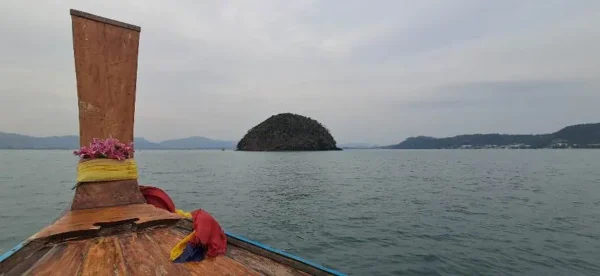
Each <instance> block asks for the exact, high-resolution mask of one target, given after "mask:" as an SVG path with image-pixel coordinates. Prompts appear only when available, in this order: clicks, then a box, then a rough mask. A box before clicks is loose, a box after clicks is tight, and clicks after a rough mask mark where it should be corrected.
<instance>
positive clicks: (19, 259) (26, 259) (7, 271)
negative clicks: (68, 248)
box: [0, 242, 51, 276]
mask: <svg viewBox="0 0 600 276" xmlns="http://www.w3.org/2000/svg"><path fill="white" fill-rule="evenodd" d="M50 249H51V247H50V246H42V245H41V244H39V243H33V242H32V243H29V244H26V245H25V246H24V247H23V248H21V250H19V251H17V252H16V253H15V254H14V255H12V256H11V257H9V258H8V259H5V260H3V261H2V262H0V275H5V276H12V275H23V274H24V273H25V272H26V271H27V270H29V269H30V268H31V267H32V266H33V265H34V264H35V263H36V262H37V261H38V260H39V259H40V258H42V257H43V256H44V255H46V253H47V252H48V251H49V250H50Z"/></svg>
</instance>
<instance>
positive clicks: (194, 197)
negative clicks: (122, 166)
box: [0, 150, 600, 276]
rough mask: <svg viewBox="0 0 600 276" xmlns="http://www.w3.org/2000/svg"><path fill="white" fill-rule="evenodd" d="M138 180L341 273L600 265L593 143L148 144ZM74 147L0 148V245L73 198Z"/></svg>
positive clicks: (590, 269)
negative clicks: (469, 146) (169, 147)
mask: <svg viewBox="0 0 600 276" xmlns="http://www.w3.org/2000/svg"><path fill="white" fill-rule="evenodd" d="M136 159H137V161H138V165H139V166H140V183H141V184H145V185H155V186H158V187H160V188H163V189H164V190H166V191H167V192H168V193H169V195H170V196H171V197H172V198H173V200H174V201H175V203H176V205H177V207H178V208H180V209H184V210H193V209H198V208H202V209H205V210H207V211H208V212H210V213H211V214H213V215H214V216H215V217H216V218H217V220H218V221H219V222H220V224H221V226H222V227H223V228H224V229H226V230H228V231H230V232H233V233H236V234H240V235H243V236H246V237H248V238H250V239H254V240H257V241H260V242H262V243H266V244H268V245H270V246H273V247H276V248H279V249H282V250H284V251H288V252H290V253H292V254H296V255H299V256H301V257H304V258H307V259H309V260H312V261H315V262H317V263H321V264H323V265H325V266H328V267H331V268H334V269H337V270H340V271H342V272H345V273H348V274H349V275H570V276H573V275H600V150H347V151H342V152H303V153H246V152H234V151H224V152H223V151H220V150H219V151H149V150H141V151H138V153H137V155H136ZM76 162H77V159H76V157H75V156H73V155H71V151H60V150H23V151H21V150H4V151H2V150H0V253H4V252H5V251H7V250H9V249H10V248H12V247H13V246H15V245H16V244H18V243H19V242H20V241H22V240H23V239H26V238H27V237H29V236H30V235H32V234H34V233H35V232H37V231H38V230H39V229H41V228H42V227H44V226H45V225H46V224H48V223H50V222H51V221H52V220H53V219H54V218H55V217H56V216H57V215H58V214H59V212H60V211H61V210H62V209H63V208H65V206H67V204H68V203H69V202H70V201H71V199H72V196H73V190H71V188H72V187H73V185H74V181H73V180H74V178H75V165H76Z"/></svg>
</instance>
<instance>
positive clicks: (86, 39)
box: [71, 15, 140, 146]
mask: <svg viewBox="0 0 600 276" xmlns="http://www.w3.org/2000/svg"><path fill="white" fill-rule="evenodd" d="M71 19H72V27H73V51H74V54H75V75H76V78H77V97H78V99H79V134H80V144H81V145H82V146H83V145H87V144H89V143H90V142H91V141H92V139H93V138H108V137H113V138H117V139H119V140H121V141H122V142H129V141H133V123H134V113H135V97H136V91H135V90H136V79H137V67H138V47H139V38H140V33H139V32H138V31H134V30H131V29H128V28H123V27H120V26H115V25H112V24H107V23H104V22H99V21H96V20H91V19H89V18H86V17H80V16H77V15H72V16H71Z"/></svg>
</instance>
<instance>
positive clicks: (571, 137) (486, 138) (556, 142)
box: [383, 123, 600, 149]
mask: <svg viewBox="0 0 600 276" xmlns="http://www.w3.org/2000/svg"><path fill="white" fill-rule="evenodd" d="M498 147H501V148H566V147H571V148H597V147H600V123H595V124H580V125H573V126H568V127H565V128H563V129H561V130H559V131H557V132H554V133H550V134H535V135H521V134H520V135H510V134H470V135H459V136H454V137H447V138H434V137H426V136H418V137H410V138H408V139H406V140H404V141H403V142H402V143H399V144H396V145H391V146H387V147H383V148H389V149H454V148H498Z"/></svg>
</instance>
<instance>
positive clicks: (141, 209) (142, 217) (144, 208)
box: [30, 203, 181, 239]
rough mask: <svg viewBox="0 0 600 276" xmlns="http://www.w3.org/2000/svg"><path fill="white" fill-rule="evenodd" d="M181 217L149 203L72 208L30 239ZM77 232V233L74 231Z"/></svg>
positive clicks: (175, 219)
mask: <svg viewBox="0 0 600 276" xmlns="http://www.w3.org/2000/svg"><path fill="white" fill-rule="evenodd" d="M180 219H181V217H180V216H179V215H177V214H173V213H170V212H168V211H166V210H163V209H160V208H156V207H154V205H151V204H145V203H143V204H131V205H123V206H115V207H107V208H97V209H84V210H73V211H69V212H67V213H66V214H65V215H64V216H63V217H61V218H59V219H58V220H56V221H55V222H54V223H53V224H51V225H49V226H47V227H45V228H44V229H42V230H41V231H40V232H38V233H37V234H35V235H33V236H32V237H31V238H30V239H39V238H45V237H49V236H53V235H59V234H65V233H69V232H77V231H86V230H100V229H101V226H102V224H107V225H110V223H115V222H127V221H130V222H129V224H131V223H134V224H136V225H140V224H146V223H152V222H163V221H174V222H176V221H178V220H180ZM75 234H77V233H75Z"/></svg>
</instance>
